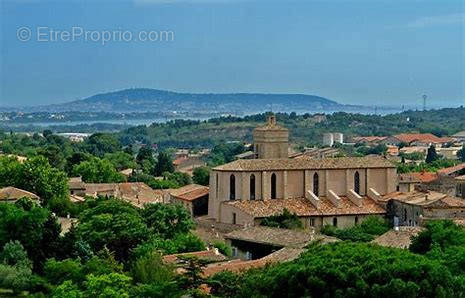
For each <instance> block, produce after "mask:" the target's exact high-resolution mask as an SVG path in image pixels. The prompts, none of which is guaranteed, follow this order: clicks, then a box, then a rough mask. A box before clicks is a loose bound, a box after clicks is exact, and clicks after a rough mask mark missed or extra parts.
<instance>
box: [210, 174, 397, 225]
mask: <svg viewBox="0 0 465 298" xmlns="http://www.w3.org/2000/svg"><path fill="white" fill-rule="evenodd" d="M393 170H394V171H392V169H390V168H383V169H357V170H355V169H342V170H339V169H335V170H294V171H292V170H288V171H282V170H281V171H243V172H239V171H238V172H233V171H215V170H212V172H211V175H210V195H209V198H210V199H209V213H208V214H209V216H210V217H212V218H215V219H218V218H219V216H220V209H221V202H224V201H228V200H229V198H230V196H229V194H230V176H231V175H234V177H235V185H236V190H235V193H236V196H235V199H236V200H239V199H240V200H249V199H250V175H251V174H254V175H255V194H256V195H255V199H257V200H258V199H269V198H271V175H272V174H275V175H276V197H277V198H278V199H282V198H300V197H306V196H307V191H308V190H312V191H313V176H314V174H315V173H318V175H319V179H318V180H319V196H323V197H324V196H326V191H327V190H328V189H331V190H333V191H334V192H335V193H336V194H337V195H339V196H346V195H347V192H348V190H349V189H354V175H355V172H356V171H357V172H359V175H360V194H361V195H366V190H367V189H369V188H374V189H375V190H376V191H378V192H379V194H381V195H384V194H386V193H389V192H393V191H395V190H396V181H397V180H396V179H397V174H396V172H395V169H393ZM217 177H218V181H216V179H217Z"/></svg>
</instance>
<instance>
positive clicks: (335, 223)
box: [333, 217, 337, 227]
mask: <svg viewBox="0 0 465 298" xmlns="http://www.w3.org/2000/svg"><path fill="white" fill-rule="evenodd" d="M333 226H335V227H337V217H334V218H333Z"/></svg>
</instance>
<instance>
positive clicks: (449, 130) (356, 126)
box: [120, 107, 465, 148]
mask: <svg viewBox="0 0 465 298" xmlns="http://www.w3.org/2000/svg"><path fill="white" fill-rule="evenodd" d="M464 115H465V107H459V108H446V109H439V110H429V111H405V112H402V113H397V114H390V115H385V116H380V115H362V114H351V113H345V112H338V113H334V114H328V115H325V117H326V120H324V121H322V122H320V119H319V118H318V117H314V115H311V114H304V115H296V114H295V113H290V114H286V113H277V114H276V116H277V120H278V121H279V122H280V123H282V124H283V125H285V126H286V127H287V128H289V130H290V138H291V142H293V143H297V144H311V145H312V144H313V145H315V144H321V140H322V136H323V133H325V132H335V131H337V132H342V133H343V134H344V135H345V137H346V138H348V137H351V136H355V135H362V136H370V135H374V136H389V135H394V134H398V133H406V132H420V133H433V134H435V135H437V136H445V135H452V134H454V133H456V132H458V131H462V130H465V116H464ZM266 116H267V114H256V115H250V116H245V117H242V118H240V117H221V118H213V119H209V120H205V121H194V120H174V121H170V122H168V123H153V124H152V125H151V126H149V127H148V128H147V127H145V126H140V127H134V128H129V129H127V130H125V131H122V132H121V133H120V140H121V141H122V142H123V144H129V143H130V142H134V141H136V140H137V141H141V142H144V143H146V144H149V143H157V144H158V145H159V146H161V147H180V148H195V147H214V146H215V145H218V144H221V143H226V142H228V141H231V140H236V141H241V142H242V141H246V142H250V141H251V140H252V130H253V129H254V128H255V127H256V126H257V125H260V124H262V123H263V122H264V121H265V119H266Z"/></svg>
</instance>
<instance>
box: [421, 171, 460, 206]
mask: <svg viewBox="0 0 465 298" xmlns="http://www.w3.org/2000/svg"><path fill="white" fill-rule="evenodd" d="M462 175H465V163H461V164H458V165H456V166H453V167H448V168H444V169H440V170H438V171H437V179H434V180H432V181H430V182H425V183H422V184H421V185H420V189H423V190H431V191H437V192H441V193H445V194H447V195H449V196H456V197H461V198H465V196H464V194H463V191H461V188H462V187H463V184H462V182H461V180H460V179H455V178H457V177H459V176H462Z"/></svg>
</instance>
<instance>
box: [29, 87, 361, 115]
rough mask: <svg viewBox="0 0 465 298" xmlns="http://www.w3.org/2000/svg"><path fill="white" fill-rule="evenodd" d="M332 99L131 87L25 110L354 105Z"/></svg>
mask: <svg viewBox="0 0 465 298" xmlns="http://www.w3.org/2000/svg"><path fill="white" fill-rule="evenodd" d="M354 107H355V106H348V105H343V104H339V103H337V102H335V101H333V100H330V99H327V98H324V97H320V96H315V95H305V94H263V93H230V94H218V93H180V92H172V91H165V90H158V89H147V88H134V89H125V90H120V91H115V92H109V93H102V94H97V95H94V96H91V97H88V98H85V99H81V100H76V101H72V102H68V103H64V104H54V105H48V106H40V107H31V108H28V109H27V110H28V111H48V112H63V111H81V112H85V111H89V112H98V111H105V112H160V113H181V114H183V113H197V114H208V113H214V112H216V113H224V114H239V115H240V114H251V113H258V112H264V111H270V110H273V111H280V112H292V111H294V112H318V111H322V112H323V111H340V110H350V109H354Z"/></svg>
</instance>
